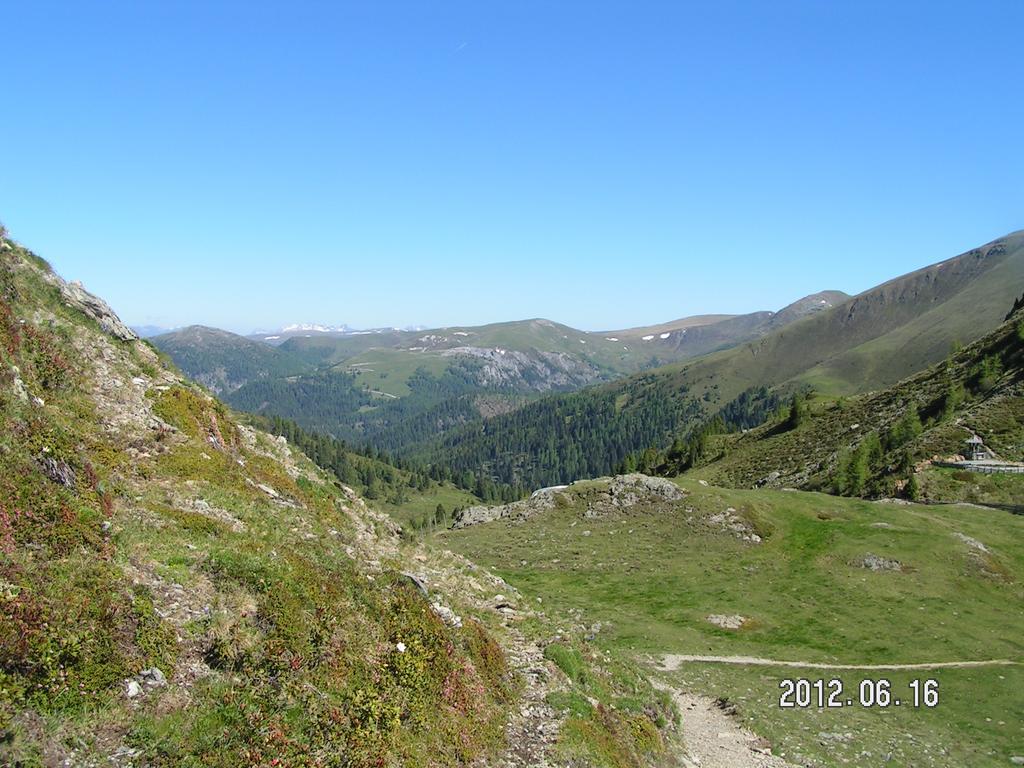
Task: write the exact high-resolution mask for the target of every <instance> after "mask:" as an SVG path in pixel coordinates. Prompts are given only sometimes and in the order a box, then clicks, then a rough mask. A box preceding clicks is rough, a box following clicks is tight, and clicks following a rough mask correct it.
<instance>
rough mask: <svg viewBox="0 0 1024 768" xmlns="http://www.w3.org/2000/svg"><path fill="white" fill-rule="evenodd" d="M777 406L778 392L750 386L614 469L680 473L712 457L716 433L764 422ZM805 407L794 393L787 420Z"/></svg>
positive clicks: (803, 399) (802, 398) (803, 396)
mask: <svg viewBox="0 0 1024 768" xmlns="http://www.w3.org/2000/svg"><path fill="white" fill-rule="evenodd" d="M780 407H781V403H780V399H779V395H778V393H777V392H775V391H774V390H771V389H769V388H768V387H765V386H761V387H751V388H750V389H747V390H744V391H743V392H741V393H740V394H739V395H738V396H737V397H736V398H734V399H733V400H731V401H730V402H728V403H727V404H726V405H725V406H724V407H722V408H721V409H720V410H719V411H718V413H716V414H715V415H714V416H712V417H711V418H708V419H704V420H702V421H700V422H699V423H697V424H696V425H694V426H691V427H690V428H689V429H688V430H687V431H685V432H683V433H677V434H676V435H675V437H674V438H673V440H672V443H671V445H670V446H669V447H668V448H667V449H661V448H659V447H658V446H648V447H647V448H645V449H644V450H643V451H639V452H633V453H630V454H629V455H627V456H626V458H625V459H624V460H623V461H622V463H621V464H619V465H618V466H617V467H616V471H618V472H643V473H645V474H649V475H668V476H674V475H678V474H681V473H683V472H685V471H686V470H688V469H691V468H692V467H697V466H700V465H701V464H704V463H706V462H708V461H710V460H711V459H712V458H713V456H712V455H711V442H712V438H713V437H714V436H715V435H722V434H727V433H730V432H738V431H740V430H742V429H751V428H753V427H756V426H758V425H760V424H763V423H764V422H765V421H766V420H767V419H769V418H770V417H772V416H773V415H776V414H777V413H778V412H779V410H780ZM806 409H807V396H806V394H805V393H803V392H801V393H798V394H796V395H794V396H793V399H792V400H791V402H790V407H789V411H788V413H789V416H788V418H787V424H788V423H789V422H791V421H793V419H794V418H798V417H795V416H794V415H793V414H804V413H805V412H806ZM801 418H802V417H801Z"/></svg>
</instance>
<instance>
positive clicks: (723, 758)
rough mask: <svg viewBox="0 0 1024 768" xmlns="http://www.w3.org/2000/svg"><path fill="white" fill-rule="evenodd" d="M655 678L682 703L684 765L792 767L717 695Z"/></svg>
mask: <svg viewBox="0 0 1024 768" xmlns="http://www.w3.org/2000/svg"><path fill="white" fill-rule="evenodd" d="M652 682H653V683H654V685H655V687H657V688H660V689H661V690H664V691H669V692H670V693H671V694H672V698H673V699H674V700H675V702H676V706H678V707H679V713H680V715H681V716H682V725H681V726H680V730H681V731H682V737H683V745H682V747H681V749H682V750H683V754H681V755H679V761H680V764H681V765H682V766H683V767H684V768H792V766H791V765H790V764H789V763H787V762H786V761H785V760H783V759H782V758H781V757H778V756H776V755H773V754H771V749H770V748H769V746H768V744H767V742H765V741H764V740H763V739H761V738H759V737H758V736H755V735H754V734H753V733H751V732H750V731H748V730H746V729H744V728H743V727H742V726H741V725H740V724H739V723H738V722H737V721H736V718H735V717H734V716H732V715H730V714H729V713H727V712H726V711H724V710H722V709H721V708H720V707H719V706H718V704H717V702H716V701H715V700H714V699H711V698H708V697H707V696H697V695H695V694H692V693H683V692H682V691H678V690H676V689H675V688H672V687H670V686H668V685H665V684H664V683H660V682H657V681H652Z"/></svg>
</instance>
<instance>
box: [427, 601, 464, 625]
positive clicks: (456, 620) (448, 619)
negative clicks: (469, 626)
mask: <svg viewBox="0 0 1024 768" xmlns="http://www.w3.org/2000/svg"><path fill="white" fill-rule="evenodd" d="M430 607H431V608H432V609H433V611H434V613H436V614H437V615H438V616H439V617H440V618H441V621H443V622H444V623H445V624H447V625H448V626H449V627H456V628H458V627H461V626H462V618H461V617H460V616H459V615H457V614H456V613H455V611H453V610H452V609H451V608H449V607H448V606H447V605H442V604H441V603H432V604H431V606H430Z"/></svg>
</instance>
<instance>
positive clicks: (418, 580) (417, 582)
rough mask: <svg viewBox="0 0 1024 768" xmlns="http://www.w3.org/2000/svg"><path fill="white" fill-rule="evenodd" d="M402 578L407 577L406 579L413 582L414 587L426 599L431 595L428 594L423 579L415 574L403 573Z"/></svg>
mask: <svg viewBox="0 0 1024 768" xmlns="http://www.w3.org/2000/svg"><path fill="white" fill-rule="evenodd" d="M402 576H405V578H407V579H408V580H409V581H411V582H412V583H413V586H414V587H416V589H418V590H419V591H420V592H422V593H423V596H424V597H427V596H428V595H429V593H428V592H427V585H426V584H425V583H424V582H423V579H421V578H420V577H419V576H417V575H416V574H415V573H407V572H405V571H402Z"/></svg>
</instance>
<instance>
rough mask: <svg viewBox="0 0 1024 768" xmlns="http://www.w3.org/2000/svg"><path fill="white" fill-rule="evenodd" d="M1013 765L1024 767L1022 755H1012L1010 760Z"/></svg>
mask: <svg viewBox="0 0 1024 768" xmlns="http://www.w3.org/2000/svg"><path fill="white" fill-rule="evenodd" d="M1010 762H1011V763H1012V764H1013V765H1024V755H1014V756H1013V757H1011V758H1010Z"/></svg>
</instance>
